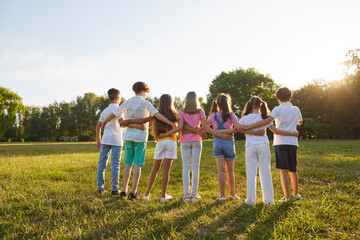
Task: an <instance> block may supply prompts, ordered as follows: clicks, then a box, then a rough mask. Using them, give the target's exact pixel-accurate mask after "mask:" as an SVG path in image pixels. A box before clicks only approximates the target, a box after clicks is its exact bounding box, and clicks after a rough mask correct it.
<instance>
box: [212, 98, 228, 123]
mask: <svg viewBox="0 0 360 240" xmlns="http://www.w3.org/2000/svg"><path fill="white" fill-rule="evenodd" d="M216 102H217V105H218V109H219V111H222V113H221V118H222V119H223V120H224V122H226V120H227V119H228V118H230V117H231V112H232V109H231V97H230V95H229V94H226V93H220V95H219V96H218V97H217V99H216Z"/></svg>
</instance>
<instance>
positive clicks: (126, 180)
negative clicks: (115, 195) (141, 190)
mask: <svg viewBox="0 0 360 240" xmlns="http://www.w3.org/2000/svg"><path fill="white" fill-rule="evenodd" d="M131 169H132V166H131V165H125V168H124V176H123V191H124V192H126V193H127V189H128V184H129V179H130V173H131Z"/></svg>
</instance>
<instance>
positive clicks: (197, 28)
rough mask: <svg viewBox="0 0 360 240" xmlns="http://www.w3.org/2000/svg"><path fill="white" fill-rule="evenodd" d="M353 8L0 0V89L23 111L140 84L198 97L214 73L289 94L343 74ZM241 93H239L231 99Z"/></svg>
mask: <svg viewBox="0 0 360 240" xmlns="http://www.w3.org/2000/svg"><path fill="white" fill-rule="evenodd" d="M358 9H360V1H358V0H336V1H334V0H316V1H314V0H303V1H288V0H271V1H269V0H251V1H250V0H242V1H240V0H237V1H235V0H222V1H220V0H217V1H215V0H197V1H189V0H181V1H179V0H178V1H175V0H162V1H152V0H148V1H141V0H134V1H125V0H124V1H123V0H116V1H115V0H113V1H112V0H108V1H91V0H86V1H84V0H77V1H71V0H62V1H55V0H46V1H45V0H43V1H39V0H32V1H27V0H12V1H0V86H2V87H5V88H8V89H10V90H11V91H13V92H16V93H17V94H18V95H19V96H20V97H22V99H23V103H24V104H25V105H35V106H46V105H49V104H51V103H53V102H55V101H57V102H61V101H66V102H69V101H71V100H74V99H75V98H76V97H77V96H82V95H83V94H84V93H86V92H93V93H95V94H96V95H104V94H106V93H107V90H108V89H109V88H112V87H115V88H118V89H119V90H120V92H121V94H122V96H123V97H125V98H130V97H131V96H133V92H132V90H131V87H132V85H133V83H134V82H136V81H144V82H146V83H147V84H148V85H149V87H150V95H151V96H157V97H159V96H160V95H161V94H163V93H169V94H171V95H173V96H178V97H181V98H184V97H185V95H186V93H187V92H188V91H196V92H197V94H198V95H199V96H202V97H205V96H206V94H207V93H208V89H209V85H210V84H211V82H212V80H213V79H214V78H215V77H216V76H217V75H219V74H220V73H221V72H222V71H225V72H228V71H232V70H234V69H236V68H239V67H241V68H244V69H247V68H250V67H253V68H255V69H257V70H258V71H259V72H260V73H263V74H270V76H271V77H272V78H273V79H274V81H275V82H276V83H278V84H281V85H282V86H287V87H289V88H290V89H292V90H296V89H299V88H300V87H301V86H303V85H306V84H307V83H308V82H311V81H312V80H314V79H318V78H325V79H327V80H338V79H340V78H341V77H342V76H343V70H344V66H343V65H342V62H343V61H344V60H345V54H346V53H347V51H348V50H351V49H355V48H359V47H360V46H359V45H360V32H359V27H358V23H359V17H358ZM239 94H241V93H239Z"/></svg>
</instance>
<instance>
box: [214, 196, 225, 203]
mask: <svg viewBox="0 0 360 240" xmlns="http://www.w3.org/2000/svg"><path fill="white" fill-rule="evenodd" d="M216 200H218V201H219V202H226V197H218V198H217V199H216Z"/></svg>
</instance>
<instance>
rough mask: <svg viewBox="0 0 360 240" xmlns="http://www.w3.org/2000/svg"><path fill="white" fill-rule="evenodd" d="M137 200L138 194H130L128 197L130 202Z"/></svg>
mask: <svg viewBox="0 0 360 240" xmlns="http://www.w3.org/2000/svg"><path fill="white" fill-rule="evenodd" d="M136 198H137V193H135V194H134V193H132V192H131V193H130V194H129V197H128V199H129V200H130V201H134V200H135V199H136Z"/></svg>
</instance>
